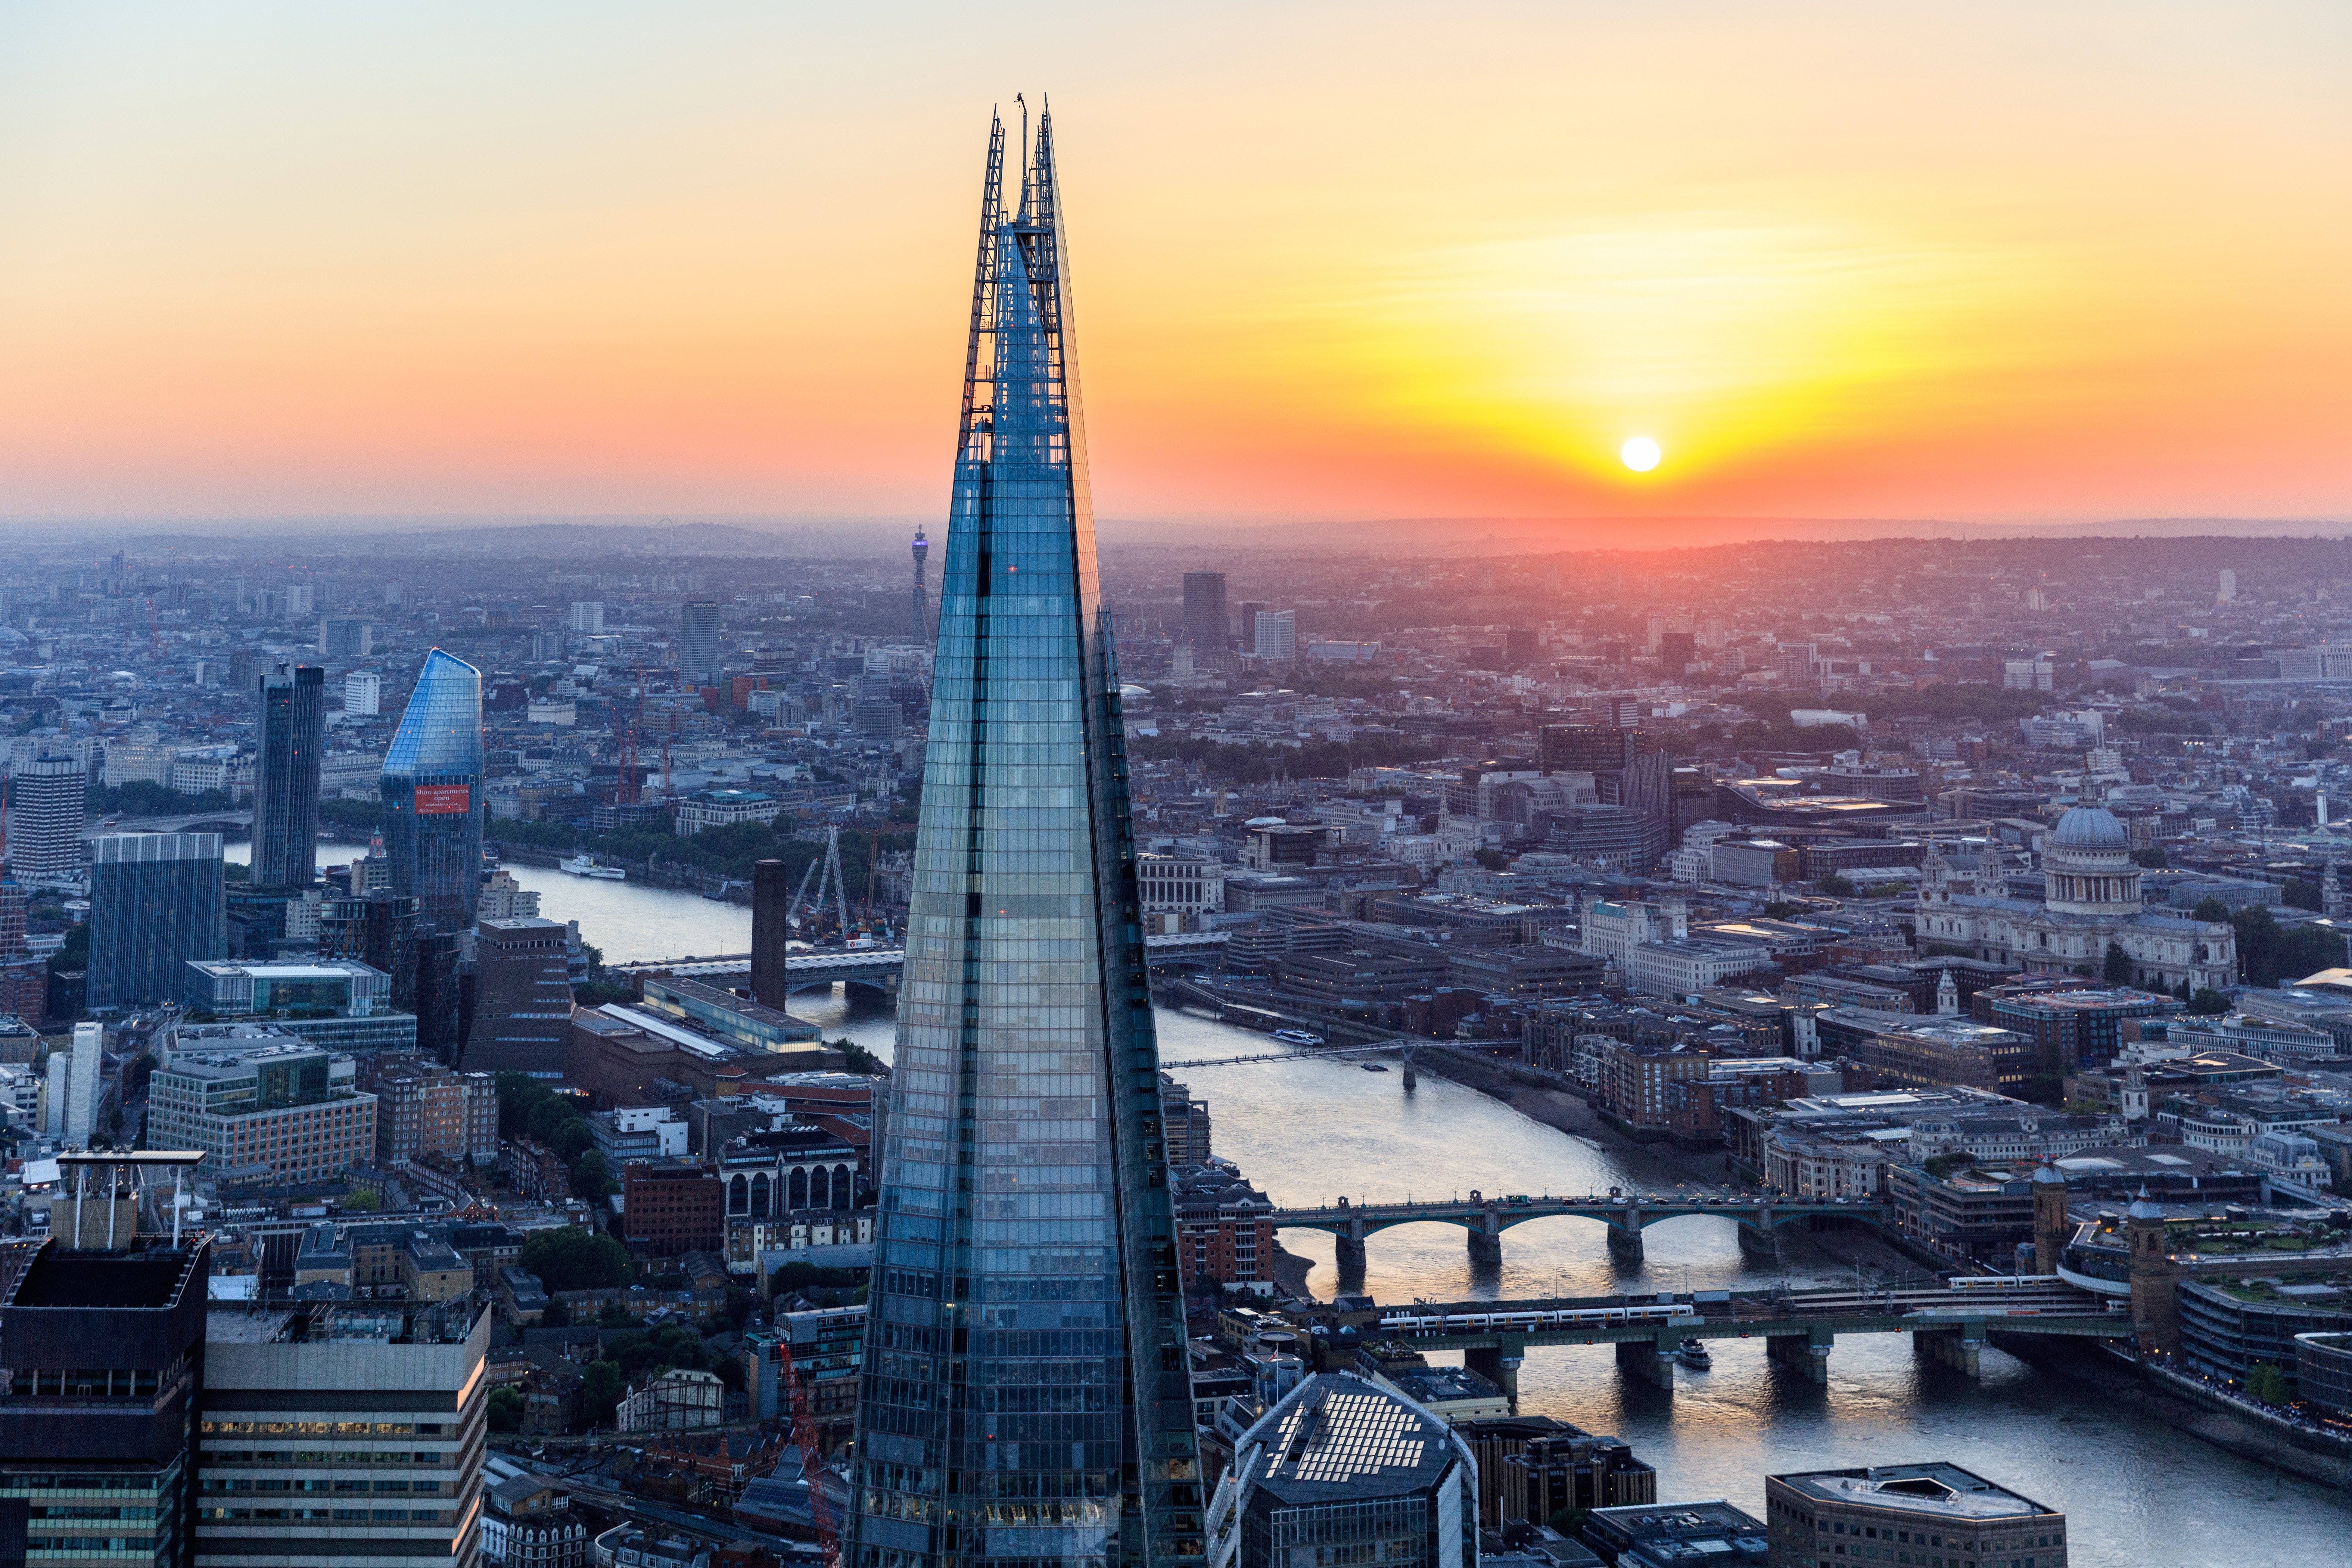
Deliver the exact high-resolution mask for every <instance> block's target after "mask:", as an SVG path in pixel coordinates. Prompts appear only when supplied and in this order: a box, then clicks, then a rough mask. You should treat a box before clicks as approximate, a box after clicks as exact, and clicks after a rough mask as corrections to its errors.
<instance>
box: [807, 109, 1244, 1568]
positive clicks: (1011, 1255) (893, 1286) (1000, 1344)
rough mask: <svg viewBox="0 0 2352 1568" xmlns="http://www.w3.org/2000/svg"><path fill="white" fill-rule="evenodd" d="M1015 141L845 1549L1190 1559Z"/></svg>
mask: <svg viewBox="0 0 2352 1568" xmlns="http://www.w3.org/2000/svg"><path fill="white" fill-rule="evenodd" d="M1024 119H1025V116H1024ZM1024 129H1025V128H1024ZM1023 140H1024V142H1026V141H1027V138H1026V136H1025V134H1024V137H1023ZM1004 153H1005V133H1004V129H1003V124H1002V122H1001V121H1000V122H998V123H997V124H995V125H992V127H991V129H990V133H989V151H988V174H987V180H986V183H985V184H984V185H983V186H982V205H981V228H980V261H979V268H978V277H977V279H976V280H975V283H974V300H973V309H972V333H971V348H970V351H969V353H968V355H967V358H966V361H965V380H964V403H963V407H964V414H963V422H962V429H961V446H960V447H959V450H958V453H957V458H956V469H955V479H954V492H953V493H954V500H953V502H952V505H951V510H950V524H949V531H948V537H947V542H946V551H945V553H946V568H945V571H944V573H943V574H942V581H941V584H940V610H939V614H940V635H939V651H938V658H937V662H936V667H935V671H934V684H933V689H932V698H931V725H930V738H929V752H928V755H927V758H926V761H925V766H924V774H923V795H922V820H921V825H920V827H919V832H918V835H917V844H916V851H915V868H916V869H915V885H914V894H913V899H912V908H911V910H910V913H909V917H908V934H907V964H906V973H905V979H904V982H903V984H902V985H901V987H900V990H899V1001H898V1061H897V1076H896V1079H895V1084H894V1089H893V1098H892V1101H891V1114H890V1123H889V1133H888V1137H887V1142H886V1145H885V1150H884V1158H883V1167H882V1170H883V1174H882V1194H881V1204H882V1214H881V1221H880V1228H879V1235H878V1237H877V1240H878V1244H879V1245H878V1247H877V1257H876V1258H875V1270H874V1289H873V1304H872V1310H871V1316H870V1318H869V1320H868V1321H869V1324H870V1327H869V1330H868V1337H867V1341H866V1358H865V1365H864V1370H863V1373H862V1378H863V1382H862V1385H861V1387H860V1390H859V1399H858V1423H857V1425H858V1435H857V1447H856V1471H855V1475H854V1487H853V1494H852V1503H851V1519H850V1521H849V1530H848V1539H847V1544H848V1547H849V1557H848V1562H849V1563H850V1565H851V1568H950V1565H953V1568H980V1565H983V1564H986V1565H1003V1568H1011V1565H1013V1564H1019V1565H1021V1568H1044V1565H1045V1564H1055V1565H1056V1568H1096V1565H1100V1568H1146V1565H1150V1568H1159V1565H1160V1564H1182V1563H1197V1562H1202V1561H1204V1545H1203V1536H1202V1493H1201V1481H1200V1470H1199V1456H1198V1453H1197V1450H1196V1445H1195V1442H1194V1437H1193V1428H1192V1384H1191V1377H1190V1374H1189V1373H1188V1371H1187V1366H1186V1359H1185V1345H1184V1329H1183V1314H1182V1303H1181V1300H1180V1297H1179V1289H1178V1284H1177V1277H1176V1253H1175V1225H1174V1221H1173V1215H1172V1210H1171V1204H1170V1200H1169V1194H1168V1168H1167V1156H1166V1153H1165V1150H1164V1142H1163V1138H1162V1134H1161V1129H1160V1121H1159V1117H1160V1103H1159V1092H1158V1088H1157V1085H1158V1078H1157V1068H1158V1063H1159V1048H1158V1045H1157V1042H1156V1039H1155V1037H1154V1036H1153V1033H1152V1023H1151V1007H1150V997H1149V995H1148V994H1147V992H1146V989H1145V977H1144V967H1143V935H1142V928H1141V923H1140V916H1139V904H1138V897H1137V888H1136V868H1135V847H1134V840H1133V837H1132V833H1131V829H1130V826H1129V799H1128V784H1127V761H1126V756H1125V752H1124V747H1123V741H1122V731H1121V727H1120V717H1119V706H1118V669H1117V661H1116V658H1115V654H1114V650H1113V647H1112V639H1111V628H1110V625H1109V621H1108V617H1107V616H1105V615H1104V614H1103V612H1102V609H1101V606H1100V602H1099V594H1098V590H1097V581H1096V570H1095V542H1094V520H1093V515H1092V509H1091V506H1090V503H1089V500H1088V496H1087V468H1086V442H1085V431H1084V426H1083V423H1082V421H1081V419H1080V416H1079V401H1078V378H1077V370H1076V353H1075V347H1074V343H1073V340H1072V335H1071V330H1070V315H1069V292H1068V271H1067V266H1068V252H1067V250H1066V247H1065V243H1064V240H1063V235H1062V224H1061V207H1060V195H1059V192H1058V190H1057V188H1056V186H1055V176H1054V137H1053V121H1052V117H1051V116H1050V115H1048V116H1046V117H1045V118H1043V119H1041V120H1039V121H1038V122H1037V132H1036V139H1035V141H1034V143H1030V144H1029V145H1028V146H1026V147H1024V148H1023V149H1021V152H1020V153H1019V154H1017V156H1018V157H1019V162H1020V164H1021V169H1020V174H1019V178H1018V182H1017V190H1015V191H1013V192H1008V191H1007V190H1006V188H1005V180H1004ZM1008 200H1017V203H1018V205H1017V207H1015V208H1013V210H1010V211H1008V210H1007V203H1008Z"/></svg>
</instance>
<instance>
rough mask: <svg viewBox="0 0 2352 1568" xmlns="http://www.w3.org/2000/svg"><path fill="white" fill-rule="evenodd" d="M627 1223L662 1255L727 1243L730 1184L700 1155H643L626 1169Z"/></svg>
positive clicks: (638, 1242) (626, 1232)
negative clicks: (670, 1157)
mask: <svg viewBox="0 0 2352 1568" xmlns="http://www.w3.org/2000/svg"><path fill="white" fill-rule="evenodd" d="M621 1229H622V1235H623V1236H624V1237H625V1238H626V1239H627V1240H628V1241H629V1242H630V1243H631V1244H632V1245H633V1246H637V1247H644V1248H646V1251H648V1252H651V1253H652V1254H653V1255H654V1256H655V1257H656V1258H674V1257H676V1256H677V1254H679V1253H681V1252H692V1251H695V1250H697V1249H700V1250H703V1251H709V1252H716V1251H718V1250H719V1248H720V1247H723V1246H724V1245H726V1229H727V1189H726V1188H725V1187H724V1186H723V1185H721V1184H720V1183H719V1173H717V1172H716V1171H713V1170H712V1169H711V1168H710V1167H709V1166H708V1165H706V1164H704V1163H702V1162H700V1161H698V1160H661V1161H639V1162H636V1163H631V1164H629V1165H626V1166H624V1167H623V1168H622V1172H621Z"/></svg>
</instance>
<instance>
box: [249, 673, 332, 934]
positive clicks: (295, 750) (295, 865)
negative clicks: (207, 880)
mask: <svg viewBox="0 0 2352 1568" xmlns="http://www.w3.org/2000/svg"><path fill="white" fill-rule="evenodd" d="M326 681H327V672H326V671H325V670H323V669H321V668H319V667H318V666H317V665H315V664H302V665H293V666H281V667H280V668H277V669H273V670H270V671H269V672H268V673H267V674H265V675H264V676H262V678H261V707H260V712H259V714H258V715H257V717H258V723H257V726H256V729H255V731H254V742H255V747H254V749H255V756H254V763H253V881H254V885H255V886H256V887H262V888H307V887H309V886H310V884H311V883H313V882H315V881H317V880H318V847H319V764H320V760H321V759H322V758H324V757H325V755H326V752H327V685H326Z"/></svg>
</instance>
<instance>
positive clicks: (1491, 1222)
mask: <svg viewBox="0 0 2352 1568" xmlns="http://www.w3.org/2000/svg"><path fill="white" fill-rule="evenodd" d="M1559 1215H1573V1216H1575V1217H1576V1218H1579V1219H1596V1220H1599V1221H1600V1222H1601V1224H1603V1225H1605V1226H1608V1227H1609V1229H1608V1236H1609V1247H1610V1250H1611V1251H1612V1252H1616V1253H1619V1254H1622V1255H1624V1256H1628V1257H1636V1258H1638V1257H1639V1256H1641V1252H1642V1232H1643V1230H1644V1229H1645V1228H1647V1227H1648V1226H1654V1225H1658V1224H1662V1223H1664V1221H1666V1220H1670V1219H1681V1218H1684V1217H1685V1216H1686V1215H1715V1216H1717V1217H1718V1218H1724V1219H1735V1220H1738V1222H1739V1245H1740V1247H1741V1248H1742V1249H1743V1250H1745V1251H1748V1252H1751V1253H1755V1254H1758V1255H1759V1256H1766V1257H1771V1256H1777V1255H1778V1253H1779V1251H1780V1242H1779V1240H1778V1237H1777V1232H1778V1231H1779V1230H1780V1227H1781V1226H1784V1225H1792V1224H1795V1223H1797V1222H1799V1221H1801V1220H1810V1219H1812V1218H1814V1217H1816V1216H1828V1217H1831V1218H1835V1219H1858V1220H1863V1221H1864V1222H1866V1223H1868V1224H1871V1225H1876V1224H1878V1223H1880V1221H1881V1220H1882V1219H1883V1218H1884V1215H1885V1210H1884V1208H1883V1207H1882V1206H1881V1205H1879V1204H1878V1203H1877V1202H1876V1201H1875V1200H1874V1199H1851V1198H1850V1199H1844V1200H1839V1199H1833V1198H1788V1197H1769V1196H1759V1195H1755V1194H1725V1195H1722V1196H1713V1195H1708V1194H1692V1193H1675V1192H1665V1193H1598V1194H1585V1195H1584V1196H1581V1197H1554V1196H1552V1195H1551V1194H1548V1193H1547V1194H1544V1195H1543V1196H1541V1197H1533V1196H1528V1195H1526V1194H1514V1195H1512V1196H1509V1197H1499V1198H1490V1197H1486V1196H1485V1195H1484V1194H1480V1193H1475V1192H1474V1193H1472V1194H1470V1195H1469V1196H1468V1197H1467V1198H1453V1199H1446V1200H1444V1201H1439V1202H1430V1203H1403V1204H1352V1205H1351V1204H1349V1203H1346V1202H1341V1203H1339V1204H1335V1205H1330V1206H1328V1207H1325V1208H1311V1209H1280V1208H1278V1209H1276V1210H1275V1211H1274V1215H1273V1216H1272V1217H1273V1219H1274V1225H1275V1228H1276V1229H1277V1230H1280V1229H1284V1228H1289V1229H1294V1230H1321V1231H1328V1232H1329V1233H1330V1234H1331V1235H1332V1236H1334V1237H1338V1238H1339V1262H1340V1264H1341V1266H1342V1267H1343V1268H1347V1267H1354V1268H1361V1267H1362V1265H1363V1261H1364V1238H1365V1237H1369V1236H1370V1235H1372V1234H1373V1233H1374V1232H1375V1231H1382V1230H1388V1229H1391V1227H1393V1226H1400V1225H1419V1224H1422V1223H1423V1222H1424V1221H1430V1220H1434V1221H1435V1222H1437V1223H1438V1224H1440V1225H1458V1226H1461V1227H1462V1228H1463V1229H1464V1230H1465V1231H1467V1232H1469V1233H1470V1256H1471V1257H1472V1258H1476V1259H1478V1260H1480V1261H1481V1262H1500V1261H1501V1260H1502V1256H1503V1232H1505V1231H1507V1230H1508V1229H1510V1228H1511V1227H1512V1226H1516V1225H1525V1224H1527V1223H1528V1221H1529V1220H1535V1219H1552V1218H1556V1217H1558V1216H1559Z"/></svg>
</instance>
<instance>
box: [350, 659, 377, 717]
mask: <svg viewBox="0 0 2352 1568" xmlns="http://www.w3.org/2000/svg"><path fill="white" fill-rule="evenodd" d="M343 711H344V712H346V713H348V714H351V715H352V716H353V717H354V718H358V717H362V716H365V717H368V718H373V717H374V716H375V715H376V714H378V713H381V712H383V677H382V676H380V675H369V674H366V673H365V672H363V671H361V670H356V669H355V670H353V671H352V673H351V674H349V675H346V676H345V677H343Z"/></svg>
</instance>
